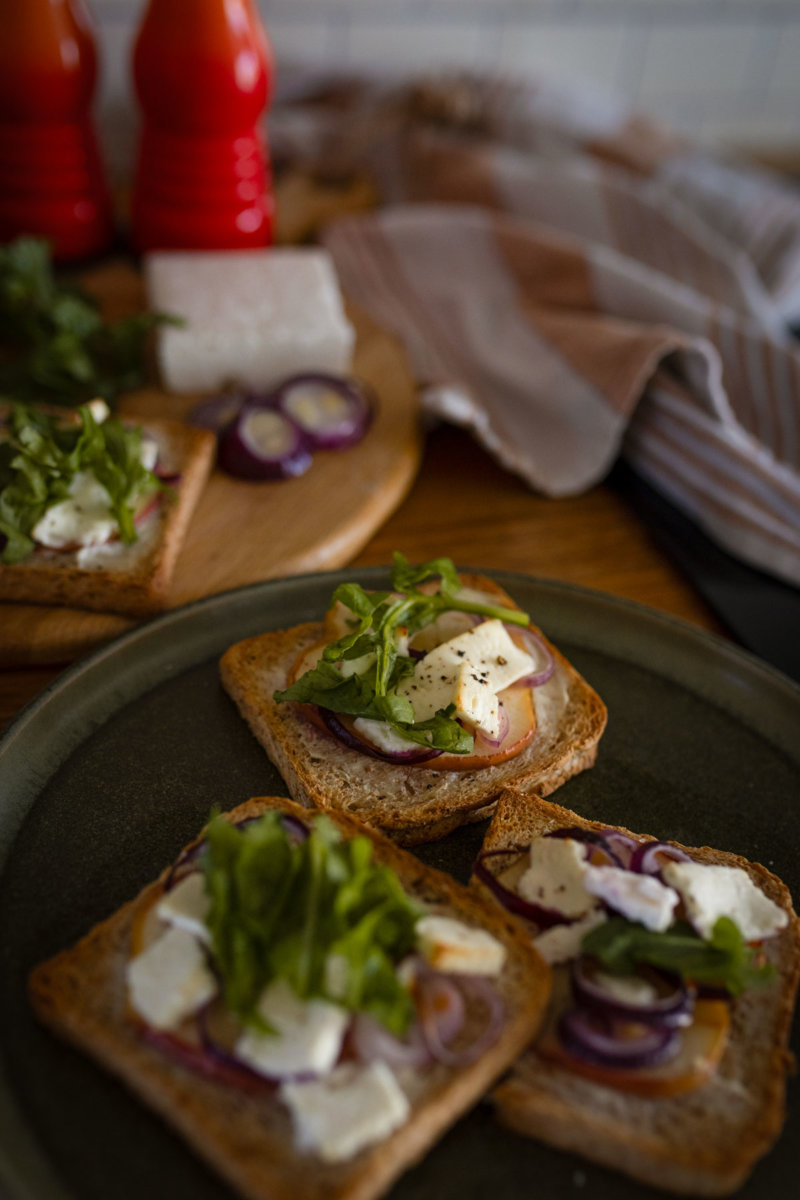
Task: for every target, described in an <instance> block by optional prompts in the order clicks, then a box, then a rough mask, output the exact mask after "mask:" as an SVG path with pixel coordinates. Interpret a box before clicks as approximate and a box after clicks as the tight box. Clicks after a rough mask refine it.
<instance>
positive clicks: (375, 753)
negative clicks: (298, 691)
mask: <svg viewBox="0 0 800 1200" xmlns="http://www.w3.org/2000/svg"><path fill="white" fill-rule="evenodd" d="M317 711H318V712H319V714H320V716H321V717H322V720H323V721H324V722H325V725H326V726H327V728H328V729H329V730H330V732H331V733H332V734H333V736H334V737H335V738H336V739H337V740H338V741H340V742H341V743H342V744H343V745H344V746H347V747H349V749H350V750H358V751H359V752H360V753H361V754H368V755H370V757H371V758H382V759H383V760H384V761H385V762H393V763H401V764H402V763H406V764H408V763H422V762H428V760H429V759H431V758H438V757H439V755H440V754H441V753H442V751H441V750H437V749H435V748H434V747H433V746H420V745H417V744H416V743H415V744H414V745H413V746H409V748H408V750H398V751H396V752H395V753H390V752H389V751H388V750H379V749H378V748H377V746H371V745H370V744H369V743H368V742H365V741H362V739H361V738H360V737H359V736H358V735H357V734H355V733H353V732H352V730H350V729H348V728H347V726H346V725H345V724H344V723H343V722H342V721H340V720H339V717H338V716H337V715H336V713H334V712H331V711H330V710H329V709H327V708H318V709H317Z"/></svg>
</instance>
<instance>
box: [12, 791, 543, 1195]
mask: <svg viewBox="0 0 800 1200" xmlns="http://www.w3.org/2000/svg"><path fill="white" fill-rule="evenodd" d="M268 808H278V809H280V810H281V811H283V812H287V813H294V814H295V815H296V816H299V817H300V818H301V819H302V818H303V816H307V810H306V811H305V812H304V810H301V809H299V808H298V807H297V806H296V805H294V804H293V803H292V802H291V801H290V800H284V799H279V798H274V797H266V798H258V799H253V800H249V801H248V802H247V803H246V804H243V805H240V806H239V807H238V808H236V809H234V810H233V812H232V813H231V814H230V816H231V817H232V818H234V819H239V818H244V817H248V816H255V815H258V814H260V813H262V812H264V811H266V809H268ZM332 819H333V820H334V821H335V822H336V824H337V825H338V826H339V827H340V829H341V830H342V832H343V833H344V834H345V836H353V835H355V834H357V833H363V832H364V830H363V828H362V827H361V826H359V825H358V824H357V823H356V822H353V821H351V820H349V819H348V818H347V817H343V816H341V815H339V814H336V815H334V816H333V818H332ZM373 841H374V845H375V850H374V853H375V857H376V860H377V861H380V862H382V863H385V864H387V865H388V866H390V867H391V868H392V869H393V870H394V871H396V872H397V874H398V876H399V877H400V880H401V882H402V884H403V886H404V888H405V889H406V891H407V892H408V893H409V894H410V895H412V896H415V897H416V898H418V899H420V900H421V901H423V902H425V903H427V904H431V905H435V906H436V907H437V909H440V910H441V911H443V912H446V913H449V914H451V915H453V916H455V917H457V918H461V919H462V920H464V921H466V922H468V923H470V924H473V925H481V926H483V927H484V928H486V929H488V930H489V931H490V932H491V933H492V934H493V935H494V936H495V937H496V938H499V939H500V940H501V941H502V942H503V944H504V946H505V947H506V964H505V967H504V969H503V972H502V974H501V976H500V977H499V978H498V980H497V987H498V990H499V991H500V993H501V995H502V997H503V1000H504V1005H505V1021H504V1024H503V1029H502V1032H501V1034H500V1036H499V1038H498V1040H497V1042H496V1043H495V1044H494V1046H493V1047H491V1049H490V1050H488V1051H487V1052H486V1053H485V1054H484V1055H483V1056H481V1057H480V1058H479V1059H478V1061H476V1062H474V1063H472V1064H471V1065H469V1066H464V1067H458V1068H446V1067H444V1066H440V1065H437V1066H434V1067H432V1068H430V1069H429V1070H427V1071H425V1072H420V1073H419V1075H418V1078H417V1079H416V1080H415V1081H414V1084H413V1087H412V1088H411V1099H412V1111H411V1116H410V1118H409V1119H408V1120H407V1122H406V1123H405V1124H404V1125H403V1126H401V1127H400V1128H399V1129H398V1130H396V1132H394V1133H393V1134H391V1135H390V1136H389V1137H388V1138H387V1139H386V1140H385V1141H384V1142H382V1143H379V1144H377V1145H374V1146H372V1147H370V1148H367V1149H365V1150H362V1151H360V1152H359V1153H358V1154H356V1155H355V1156H354V1157H353V1158H352V1159H350V1160H349V1161H347V1162H343V1163H337V1164H326V1163H324V1162H322V1161H321V1159H319V1158H318V1157H316V1156H314V1155H313V1154H311V1153H306V1152H302V1151H300V1150H299V1149H298V1148H297V1146H296V1144H295V1140H294V1137H293V1133H292V1128H291V1121H290V1117H289V1114H288V1112H287V1111H286V1110H285V1109H284V1107H283V1105H282V1104H281V1103H280V1101H279V1099H278V1098H277V1096H276V1095H275V1094H274V1093H273V1092H272V1091H268V1092H267V1093H266V1094H265V1093H264V1092H258V1093H253V1094H250V1093H245V1092H242V1091H239V1090H238V1089H235V1088H231V1087H229V1086H227V1085H225V1084H221V1083H220V1082H217V1081H211V1080H208V1079H206V1078H204V1077H200V1076H198V1075H197V1074H196V1073H194V1072H192V1071H191V1070H190V1069H189V1068H187V1067H184V1066H182V1065H181V1064H179V1063H177V1062H175V1061H173V1060H172V1059H171V1058H168V1057H165V1056H164V1055H163V1054H162V1053H160V1052H159V1051H158V1050H157V1049H155V1048H154V1046H152V1045H151V1044H150V1043H149V1042H147V1041H144V1040H142V1037H141V1036H140V1035H139V1034H138V1033H137V1030H136V1027H135V1026H134V1025H133V1024H132V1023H131V1022H129V1021H128V1020H126V1017H125V1009H126V995H125V964H126V961H127V959H128V956H129V946H130V938H131V929H132V925H133V922H134V921H135V919H136V916H137V913H139V912H140V911H141V910H142V908H143V907H144V906H147V905H149V904H150V903H151V901H152V898H153V896H154V895H156V894H157V893H158V890H159V889H160V887H161V886H162V881H163V879H164V878H165V875H166V872H164V874H162V876H161V877H160V880H158V881H156V882H155V883H153V884H151V885H150V886H149V887H147V888H145V889H144V890H143V891H142V892H141V894H140V895H139V896H138V897H137V898H136V899H135V900H133V901H132V902H130V903H129V904H127V905H126V906H125V907H124V908H122V909H120V910H119V911H118V912H117V913H116V914H115V915H114V916H112V917H110V918H109V919H108V920H106V921H104V922H103V923H102V924H101V925H98V926H97V927H96V928H95V929H93V930H92V931H91V933H89V934H88V935H87V936H86V937H85V938H84V939H83V940H82V941H81V942H79V943H78V944H77V945H76V946H74V947H72V948H71V949H69V950H65V951H63V952H62V953H61V954H59V955H58V956H56V957H55V958H53V959H51V960H50V961H49V962H46V963H44V964H43V965H42V966H40V967H38V968H37V969H36V970H35V971H34V972H33V974H32V976H31V979H30V984H29V990H30V997H31V1001H32V1003H33V1006H34V1009H35V1011H36V1014H37V1016H38V1017H39V1018H40V1019H41V1020H42V1021H43V1022H44V1023H45V1024H46V1025H48V1026H49V1027H50V1028H51V1029H52V1030H53V1031H54V1032H55V1033H57V1034H58V1035H59V1036H61V1037H63V1038H65V1039H66V1040H67V1041H69V1042H71V1043H73V1044H75V1045H76V1046H78V1047H79V1048H80V1049H82V1050H84V1051H86V1052H88V1053H89V1054H90V1055H92V1056H93V1057H94V1058H95V1059H96V1060H97V1061H98V1062H99V1063H101V1064H102V1065H103V1066H104V1067H106V1068H108V1069H109V1070H111V1071H113V1072H115V1073H116V1074H117V1075H119V1076H120V1077H121V1078H122V1079H123V1080H124V1082H125V1083H126V1084H127V1086H128V1087H129V1088H131V1089H132V1090H133V1091H134V1092H135V1093H136V1094H137V1095H138V1096H139V1097H140V1098H141V1099H143V1100H144V1101H145V1102H147V1103H148V1104H149V1105H151V1106H152V1107H153V1108H154V1109H155V1110H156V1111H157V1112H159V1113H160V1114H161V1115H162V1116H163V1117H164V1118H165V1119H166V1120H168V1121H169V1122H170V1123H171V1124H172V1125H174V1127H175V1128H176V1129H177V1130H178V1131H179V1132H180V1133H181V1134H182V1135H183V1137H184V1138H185V1139H186V1140H187V1141H188V1142H189V1143H190V1144H191V1146H192V1147H193V1148H194V1149H195V1150H196V1151H197V1153H198V1154H199V1155H200V1156H201V1157H203V1158H204V1159H205V1160H206V1161H207V1162H208V1163H210V1164H211V1165H212V1166H213V1167H214V1168H215V1169H216V1170H217V1171H219V1172H220V1174H222V1175H223V1176H224V1177H225V1178H226V1179H227V1180H228V1181H229V1182H230V1183H231V1184H232V1185H233V1186H234V1187H236V1188H238V1189H239V1190H240V1191H241V1193H242V1195H244V1196H247V1197H250V1198H251V1200H296V1198H297V1197H303V1200H322V1198H323V1197H324V1200H370V1198H371V1197H374V1196H378V1195H380V1194H381V1193H382V1192H383V1191H385V1190H386V1188H388V1187H389V1185H390V1184H391V1182H392V1181H393V1180H394V1179H395V1178H396V1177H397V1176H398V1175H399V1174H400V1173H401V1172H402V1171H404V1170H405V1169H406V1168H407V1167H409V1166H410V1165H411V1164H412V1163H414V1162H416V1161H417V1160H418V1159H420V1158H421V1157H422V1156H423V1154H424V1153H425V1151H426V1150H427V1149H428V1148H429V1147H430V1146H431V1145H432V1144H433V1143H434V1142H435V1141H436V1140H437V1138H438V1137H439V1136H440V1135H441V1134H442V1132H443V1131H444V1130H445V1129H446V1128H448V1127H449V1126H450V1125H452V1124H453V1123H454V1122H455V1121H456V1120H457V1118H458V1117H459V1116H460V1115H461V1114H462V1113H463V1112H465V1111H466V1110H467V1109H468V1108H469V1107H470V1106H471V1105H472V1104H474V1103H475V1101H476V1100H478V1098H479V1097H480V1096H481V1095H483V1094H484V1092H485V1091H486V1089H487V1088H488V1087H489V1086H490V1085H491V1084H492V1083H493V1082H494V1080H495V1079H496V1078H497V1077H498V1076H499V1075H500V1073H501V1072H502V1071H503V1070H504V1068H505V1067H507V1066H508V1064H509V1063H510V1062H511V1061H512V1060H513V1059H514V1058H515V1056H516V1055H517V1054H518V1053H519V1052H520V1050H521V1049H522V1047H523V1046H524V1045H525V1044H526V1043H527V1042H528V1041H529V1040H530V1038H531V1036H532V1035H533V1034H534V1033H535V1031H536V1029H537V1028H538V1024H539V1021H540V1020H541V1016H542V1013H543V1011H544V1009H545V1008H546V1006H547V998H548V995H549V986H550V971H549V968H548V967H547V966H546V964H544V963H542V961H541V960H540V959H539V957H538V955H536V954H535V953H534V952H533V951H532V950H531V949H530V946H529V943H528V939H527V938H526V937H525V936H524V935H523V934H522V933H521V931H520V930H519V928H518V927H517V926H516V924H515V922H513V921H512V920H510V919H509V918H507V917H506V916H505V914H503V913H501V912H500V911H499V910H498V909H497V908H496V906H494V905H492V904H488V903H487V902H486V901H485V900H484V899H483V898H482V897H479V896H477V895H476V894H475V893H474V892H473V891H470V889H468V888H465V887H462V886H461V885H459V884H457V883H455V882H454V881H453V880H452V879H450V878H449V876H446V875H443V874H441V873H439V872H438V871H434V870H432V869H431V868H428V867H425V866H423V865H422V863H420V862H419V861H418V860H417V859H415V858H413V857H412V856H411V855H409V854H406V853H405V852H404V851H402V850H399V849H398V848H397V847H396V846H394V845H393V844H392V843H390V842H389V841H387V840H386V839H385V838H380V837H374V838H373Z"/></svg>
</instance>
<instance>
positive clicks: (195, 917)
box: [156, 871, 211, 943]
mask: <svg viewBox="0 0 800 1200" xmlns="http://www.w3.org/2000/svg"><path fill="white" fill-rule="evenodd" d="M210 908H211V901H210V899H209V897H208V893H207V892H206V881H205V876H204V875H203V873H202V872H201V871H192V873H191V874H190V875H187V876H186V877H185V879H182V880H181V881H180V883H176V884H175V886H174V887H173V888H170V890H169V891H168V892H164V895H163V896H162V897H161V899H160V900H159V902H158V904H157V905H156V916H157V917H158V918H159V920H161V921H166V922H167V923H168V924H170V925H176V926H177V927H178V928H179V929H185V930H186V932H187V933H192V934H194V936H195V937H196V938H199V940H200V941H201V942H206V943H210V941H211V934H210V932H209V929H208V926H207V925H206V920H207V918H208V912H209V909H210Z"/></svg>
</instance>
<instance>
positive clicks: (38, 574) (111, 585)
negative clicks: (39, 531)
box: [0, 418, 216, 617]
mask: <svg viewBox="0 0 800 1200" xmlns="http://www.w3.org/2000/svg"><path fill="white" fill-rule="evenodd" d="M142 428H143V429H144V432H145V433H146V434H147V436H148V437H151V438H153V439H154V440H155V441H157V442H158V446H159V464H160V467H161V469H163V471H164V473H165V474H166V475H168V476H175V477H176V480H175V482H174V483H172V484H171V485H170V487H171V492H170V493H166V494H165V495H163V496H162V497H161V499H160V500H159V503H158V506H157V508H156V509H155V511H154V512H152V513H150V514H148V516H147V517H145V519H144V520H143V522H142V523H141V526H140V527H139V528H138V530H137V532H138V535H139V536H138V538H137V540H136V541H135V542H133V543H132V544H131V545H127V546H126V545H123V544H122V543H121V542H116V543H112V544H109V546H108V547H107V548H106V549H104V550H103V551H102V553H100V554H99V555H97V556H96V561H95V562H93V564H92V565H91V566H81V565H79V563H78V557H77V554H76V553H74V552H72V551H66V550H65V551H59V550H46V549H42V548H37V549H36V550H34V551H33V553H32V554H30V555H29V556H28V557H27V558H26V559H23V560H22V561H21V562H17V563H1V562H0V600H5V601H9V602H12V603H15V604H47V605H67V606H69V607H71V608H84V609H91V610H92V611H94V612H113V613H122V614H124V615H126V616H131V617H143V616H147V615H149V614H151V613H155V612H158V611H160V610H161V609H163V608H164V607H165V605H166V603H167V601H168V598H169V585H170V580H171V578H172V573H173V570H174V567H175V561H176V559H177V557H178V553H179V551H180V549H181V546H182V545H183V541H184V538H185V536H186V530H187V528H188V526H189V522H190V520H191V517H192V513H193V512H194V509H195V507H196V505H197V501H198V500H199V498H200V494H201V492H202V490H203V488H204V487H205V484H206V480H207V479H208V476H209V473H210V471H211V468H212V466H213V462H214V452H215V446H216V441H215V438H214V435H213V434H212V433H209V432H208V430H205V429H195V428H193V427H192V426H189V425H184V424H182V423H181V422H179V421H169V420H162V419H151V418H148V419H147V420H146V421H143V422H142Z"/></svg>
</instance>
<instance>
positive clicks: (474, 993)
mask: <svg viewBox="0 0 800 1200" xmlns="http://www.w3.org/2000/svg"><path fill="white" fill-rule="evenodd" d="M453 989H455V990H456V992H459V991H460V992H461V993H462V994H461V996H460V1001H461V1005H462V1012H463V1014H464V1017H465V1016H466V1010H467V1008H473V1007H474V1005H475V1002H476V1001H477V1003H478V1005H479V1006H480V1007H483V1008H485V1010H486V1021H485V1024H484V1026H483V1028H482V1029H481V1031H480V1033H479V1034H478V1035H477V1037H475V1038H474V1039H473V1040H472V1041H471V1042H470V1043H469V1045H467V1046H461V1047H458V1048H457V1049H453V1047H452V1044H451V1043H452V1042H453V1041H454V1039H455V1037H456V1036H457V1034H458V1032H460V1029H462V1028H463V1019H462V1021H461V1022H460V1027H459V1030H458V1031H453V1032H452V1033H446V1032H445V1031H444V1029H443V1027H442V1024H441V1021H440V1020H439V1018H437V1015H436V1008H437V1006H439V1005H441V1003H442V1000H443V998H445V997H446V1003H453V999H452V995H451V993H452V990H453ZM417 1004H418V1009H419V1014H420V1024H421V1026H422V1032H423V1035H424V1037H425V1040H426V1042H427V1045H428V1049H429V1050H430V1052H431V1055H432V1056H433V1057H434V1058H435V1059H436V1061H437V1062H440V1063H442V1065H443V1066H446V1067H463V1066H466V1065H467V1064H469V1063H472V1062H475V1061H476V1060H477V1059H479V1058H480V1056H481V1055H482V1054H483V1053H484V1052H485V1051H486V1050H488V1049H489V1047H490V1046H493V1045H494V1043H495V1042H496V1041H497V1038H498V1036H499V1034H500V1030H501V1029H502V1027H503V1020H504V1017H505V1005H504V1003H503V999H502V997H501V996H500V994H499V992H498V991H497V989H496V988H495V987H494V986H493V984H492V983H491V981H490V980H488V979H486V978H485V976H482V975H444V974H440V973H439V972H425V973H424V974H421V975H420V977H419V981H418V996H417Z"/></svg>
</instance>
